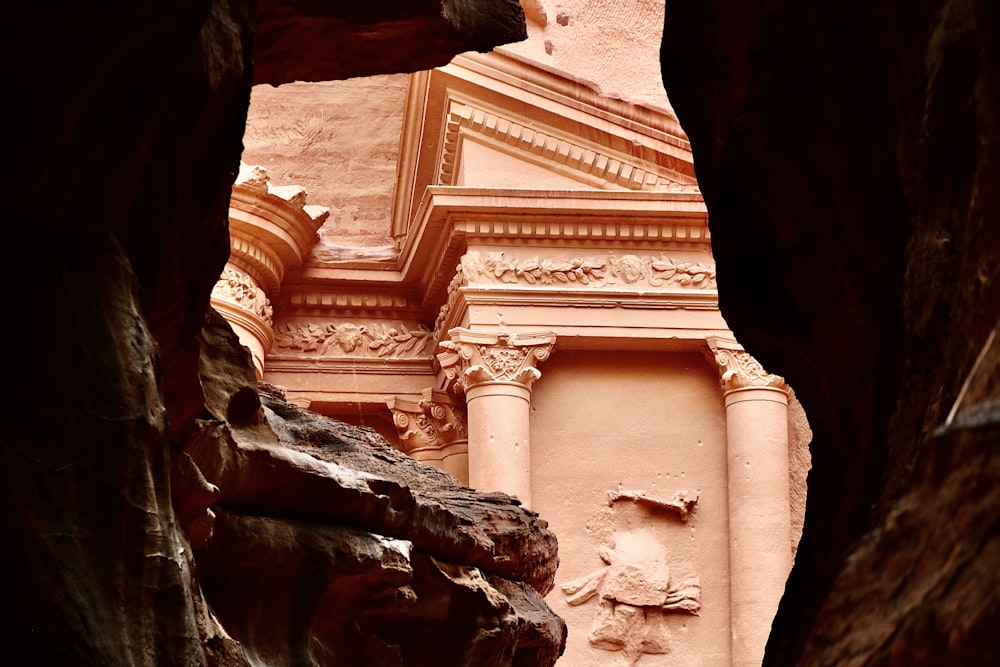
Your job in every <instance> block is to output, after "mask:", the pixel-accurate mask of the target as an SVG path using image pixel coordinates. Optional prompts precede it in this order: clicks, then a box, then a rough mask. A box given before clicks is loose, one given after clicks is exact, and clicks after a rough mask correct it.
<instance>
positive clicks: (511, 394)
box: [466, 382, 531, 507]
mask: <svg viewBox="0 0 1000 667" xmlns="http://www.w3.org/2000/svg"><path fill="white" fill-rule="evenodd" d="M466 400H467V401H468V411H469V412H468V414H469V485H470V486H471V487H472V488H474V489H476V490H479V491H503V492H504V493H508V494H510V495H512V496H517V497H518V498H519V499H520V500H521V502H522V503H524V505H525V506H527V507H530V506H531V449H530V447H529V444H528V441H529V423H528V420H529V417H530V414H531V402H530V401H531V390H530V389H528V388H527V387H525V386H524V385H522V384H519V383H515V382H484V383H482V384H478V385H475V386H473V387H470V388H469V389H467V390H466Z"/></svg>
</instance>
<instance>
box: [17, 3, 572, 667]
mask: <svg viewBox="0 0 1000 667" xmlns="http://www.w3.org/2000/svg"><path fill="white" fill-rule="evenodd" d="M329 7H332V5H331V3H320V2H313V3H310V2H299V1H292V0H289V1H288V2H261V3H260V6H259V7H257V3H254V2H243V1H242V0H227V1H222V0H219V1H216V2H203V3H180V4H178V3H172V2H156V1H149V2H143V3H120V2H94V3H86V4H80V5H74V4H66V3H60V4H59V5H58V6H57V7H51V6H48V5H39V4H38V3H34V2H24V1H20V0H14V1H13V2H8V3H5V4H4V6H3V8H2V9H0V53H2V56H3V59H2V63H0V82H2V84H3V90H4V95H5V103H4V105H3V110H2V111H0V121H2V122H3V126H4V127H5V128H6V130H7V133H8V139H9V140H8V142H7V144H6V147H7V153H6V156H5V159H4V161H3V167H2V179H3V183H4V192H5V197H4V199H5V206H4V208H3V216H2V225H0V234H2V237H0V251H2V253H3V256H2V258H0V266H2V267H3V268H2V270H3V279H4V284H6V285H7V286H8V288H9V295H8V297H9V298H8V301H7V307H8V309H9V310H8V312H9V313H10V314H11V318H9V319H8V322H9V325H8V326H6V327H4V337H3V344H4V349H6V350H7V351H8V356H9V359H8V362H9V363H8V364H6V366H5V370H6V373H5V379H4V383H3V387H4V389H3V395H2V402H3V405H4V406H5V407H4V410H3V418H2V424H0V429H2V434H3V435H2V440H0V469H2V472H0V475H2V480H0V494H2V515H0V517H2V518H0V527H2V530H3V538H4V548H3V550H2V551H3V556H2V562H0V571H2V574H0V582H2V583H0V591H2V600H3V603H2V604H3V616H4V618H5V623H4V624H3V630H2V638H3V645H4V650H5V661H7V662H9V663H11V664H32V665H112V664H114V665H117V664H129V665H151V666H152V665H246V664H250V662H251V661H254V662H256V661H259V660H267V661H269V662H274V663H283V664H312V661H316V662H318V663H319V664H333V663H334V662H337V663H338V664H342V663H343V662H344V661H345V660H346V661H347V662H350V661H351V659H352V658H351V656H354V655H358V656H362V657H363V662H364V664H372V665H396V664H401V661H403V660H405V661H407V662H408V664H416V663H420V664H455V665H460V664H483V660H482V657H481V656H483V655H484V654H488V655H490V656H492V658H491V659H495V662H496V664H511V665H513V664H551V663H552V662H553V661H554V660H555V657H556V656H557V655H558V654H559V652H560V651H561V642H562V639H563V633H564V631H565V628H564V626H563V625H562V624H561V622H560V621H559V620H558V619H557V618H556V617H554V616H553V615H552V614H551V612H549V611H548V609H547V608H546V607H545V605H544V603H543V602H542V601H541V598H540V595H541V594H544V593H545V592H547V590H548V588H550V587H551V583H552V576H553V573H554V569H555V565H556V556H555V540H554V537H553V536H552V534H551V533H550V532H548V531H547V530H546V529H545V526H544V523H543V522H541V521H540V520H539V519H538V518H537V516H535V515H533V514H531V513H530V512H527V511H526V510H524V509H522V508H521V507H519V506H518V505H517V504H516V503H515V502H512V501H511V500H510V499H509V498H507V497H506V496H500V495H486V496H484V495H479V494H474V493H472V492H470V491H468V490H467V489H464V488H460V487H457V486H456V485H455V484H454V483H453V482H451V481H450V480H449V479H448V478H446V477H444V476H443V475H439V474H436V473H435V472H434V471H433V470H431V469H426V470H425V469H424V468H423V467H420V466H416V465H413V464H412V463H410V462H409V461H408V460H406V459H405V457H402V456H401V455H398V454H396V453H394V452H392V451H391V450H389V449H388V448H387V447H386V446H385V445H384V444H380V443H378V442H375V441H374V440H373V439H372V438H371V437H370V436H368V435H366V434H364V433H355V432H346V431H343V430H342V427H338V426H337V425H335V424H332V423H326V422H322V421H321V420H320V421H310V417H308V416H306V415H303V414H301V413H298V412H296V410H295V409H294V408H293V407H291V406H289V405H287V404H285V403H283V402H282V401H281V400H280V397H279V396H271V397H270V398H268V399H267V408H264V407H262V405H261V403H260V399H259V398H258V395H257V393H256V390H255V389H254V384H253V374H252V370H251V369H250V366H249V365H248V363H249V359H248V357H247V356H246V354H245V352H244V351H243V350H242V349H241V348H239V347H238V346H237V345H236V343H235V339H234V338H233V337H232V334H231V332H229V331H228V329H227V328H226V327H225V326H224V325H221V324H220V323H221V319H219V318H218V317H217V316H215V315H214V314H212V313H211V312H209V311H208V304H209V296H210V293H211V290H212V286H213V285H214V284H215V281H216V278H217V277H218V275H219V273H220V272H221V270H222V267H223V265H224V263H225V261H226V258H227V256H228V252H229V238H228V233H227V212H228V201H229V191H230V187H231V185H232V183H233V180H234V178H235V175H236V173H237V170H238V166H239V157H240V152H241V150H242V145H241V137H242V133H243V127H244V124H245V118H246V110H247V105H248V102H249V94H250V85H251V83H252V82H253V80H257V81H268V82H274V83H280V82H283V81H288V80H292V79H294V78H298V77H305V76H310V77H315V78H321V79H329V78H335V77H345V76H351V75H362V74H370V73H373V72H374V71H401V70H406V69H411V68H415V67H428V66H432V65H437V64H442V63H444V62H447V60H448V59H449V58H450V57H451V56H452V55H454V54H455V53H457V52H459V51H462V50H466V49H468V48H488V47H490V46H493V45H495V44H497V43H499V42H501V41H509V40H511V39H518V38H520V37H521V36H523V34H524V24H523V16H522V15H521V10H520V8H519V6H518V5H517V3H516V2H510V1H508V0H492V1H487V2H467V1H463V0H446V1H445V2H444V3H439V2H423V3H403V2H390V3H382V4H379V5H378V7H377V9H372V8H369V7H361V6H356V7H353V8H347V9H344V8H343V7H342V6H341V5H339V4H338V5H337V8H338V12H339V13H338V15H337V17H335V18H336V20H337V21H339V22H340V26H341V27H340V29H339V31H337V32H334V31H331V30H327V29H325V28H324V29H323V30H319V31H317V30H316V29H315V27H316V25H317V21H319V22H320V23H322V22H323V21H326V20H327V19H328V18H329V17H327V16H325V13H326V12H328V8H329ZM255 28H256V30H257V32H256V41H257V45H258V51H257V55H256V60H257V64H258V68H257V70H256V71H257V77H256V79H253V78H252V77H253V75H252V72H251V68H250V63H251V61H252V60H253V58H254V57H253V48H254V42H255V32H254V30H255ZM276 35H278V36H290V37H293V38H294V44H293V45H291V46H289V45H288V44H282V43H281V40H280V39H276V38H275V36H276ZM372 40H374V43H375V44H376V46H377V48H378V51H377V56H378V57H374V56H372V55H371V54H369V55H365V54H368V49H370V48H372ZM291 47H294V48H291ZM414 49H417V51H419V54H418V55H419V58H418V57H416V55H415V51H414ZM297 63H298V64H302V63H308V67H309V69H308V71H304V70H302V69H296V68H295V66H296V64H297ZM206 314H208V319H207V321H206ZM338 429H340V430H338ZM351 466H353V467H351ZM362 610H364V613H362ZM359 618H363V619H364V624H363V627H361V629H358V627H357V626H356V624H355V623H354V621H355V620H357V619H359ZM220 619H221V622H220ZM440 627H444V628H445V630H443V631H442V630H439V628H440ZM348 651H353V652H354V653H345V652H348ZM439 655H445V656H447V657H446V658H443V659H441V660H438V658H437V656H439ZM449 660H450V661H451V662H448V661H449Z"/></svg>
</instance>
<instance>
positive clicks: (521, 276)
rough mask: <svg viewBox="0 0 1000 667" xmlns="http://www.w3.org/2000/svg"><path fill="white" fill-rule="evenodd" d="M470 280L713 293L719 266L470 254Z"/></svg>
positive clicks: (466, 268)
mask: <svg viewBox="0 0 1000 667" xmlns="http://www.w3.org/2000/svg"><path fill="white" fill-rule="evenodd" d="M462 271H463V274H464V275H465V276H466V279H467V280H470V281H476V280H488V281H490V282H493V283H501V284H503V283H506V284H521V283H523V284H527V285H567V286H568V285H593V286H609V285H619V284H626V285H636V284H640V283H641V284H643V285H649V286H651V287H664V286H670V287H686V288H694V289H715V285H716V283H715V265H714V264H703V263H701V262H685V261H681V260H678V259H673V258H670V257H667V256H666V255H663V254H661V255H660V256H658V257H653V256H646V257H639V256H638V255H622V256H618V255H594V256H590V257H572V258H558V259H557V258H552V257H538V256H536V257H530V258H523V259H522V258H518V257H514V256H512V255H509V254H507V253H505V252H491V253H480V252H477V251H472V252H469V253H466V255H465V256H464V257H462Z"/></svg>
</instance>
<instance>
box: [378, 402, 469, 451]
mask: <svg viewBox="0 0 1000 667" xmlns="http://www.w3.org/2000/svg"><path fill="white" fill-rule="evenodd" d="M386 405H388V406H389V410H390V411H391V412H392V421H393V424H395V426H396V431H397V433H398V434H399V444H400V447H401V448H402V450H403V452H405V453H406V454H411V455H412V454H413V452H415V451H416V450H418V449H426V448H431V449H441V448H443V447H446V446H447V445H450V444H453V443H457V442H465V441H467V440H468V439H469V434H468V429H467V427H466V416H465V412H464V411H463V410H462V409H461V408H459V407H458V406H457V405H455V404H454V402H453V401H452V400H451V398H450V397H449V396H448V394H447V393H446V392H443V391H441V390H439V389H425V390H424V392H423V398H421V399H419V400H414V399H408V398H402V397H399V396H394V397H392V398H390V399H389V400H387V401H386Z"/></svg>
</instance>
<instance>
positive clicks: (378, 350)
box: [274, 322, 434, 359]
mask: <svg viewBox="0 0 1000 667" xmlns="http://www.w3.org/2000/svg"><path fill="white" fill-rule="evenodd" d="M274 334H275V345H276V347H278V348H279V349H283V350H290V351H293V352H298V353H303V354H314V355H317V356H346V357H369V358H383V359H385V358H406V359H412V358H429V357H430V354H431V351H432V350H433V348H434V336H433V334H432V333H431V331H430V329H428V328H427V327H425V326H423V325H417V326H416V327H414V328H413V329H410V328H408V327H407V326H406V325H404V324H399V323H392V324H386V323H384V322H369V323H366V324H358V323H352V322H344V323H341V324H327V325H326V326H322V325H317V324H314V323H312V322H282V323H280V324H279V325H278V326H277V327H275V332H274Z"/></svg>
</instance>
